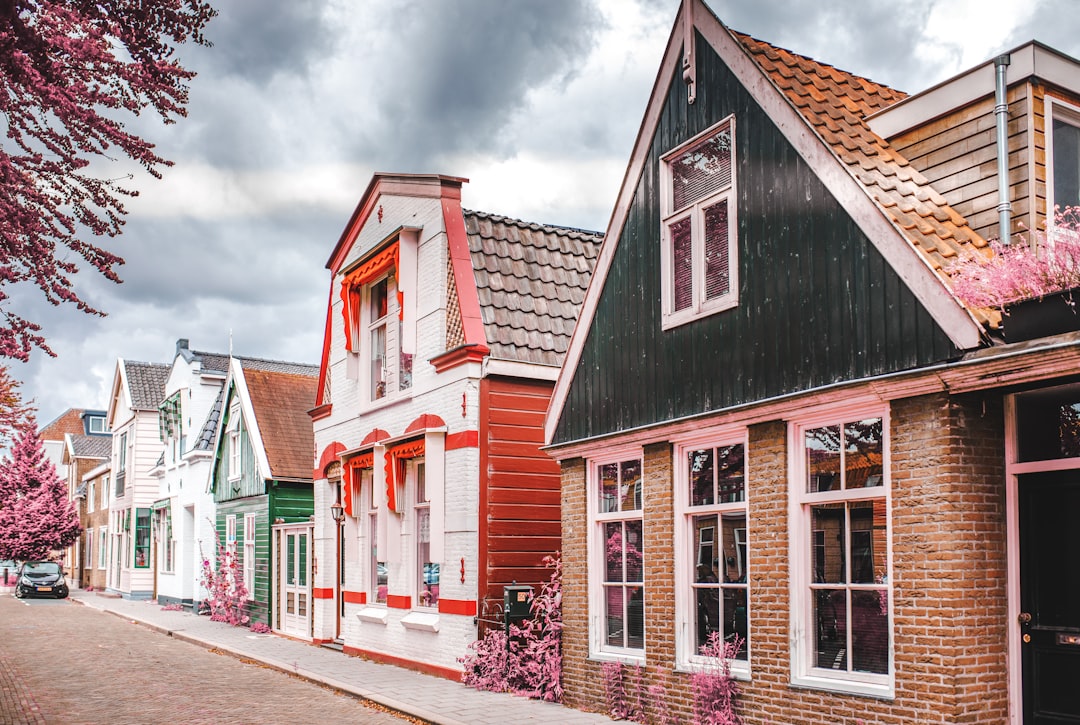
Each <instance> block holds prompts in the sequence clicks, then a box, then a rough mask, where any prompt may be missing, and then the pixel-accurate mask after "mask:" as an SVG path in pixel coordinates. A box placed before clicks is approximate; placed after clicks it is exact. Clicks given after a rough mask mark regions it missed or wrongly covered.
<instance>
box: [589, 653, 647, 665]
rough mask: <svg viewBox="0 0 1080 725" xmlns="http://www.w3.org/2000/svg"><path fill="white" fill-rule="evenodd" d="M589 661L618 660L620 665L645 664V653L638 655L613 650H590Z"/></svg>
mask: <svg viewBox="0 0 1080 725" xmlns="http://www.w3.org/2000/svg"><path fill="white" fill-rule="evenodd" d="M589 662H618V663H619V664H621V665H630V666H631V667H633V666H635V665H644V664H645V653H644V652H642V653H641V654H640V655H631V654H615V653H614V652H590V653H589Z"/></svg>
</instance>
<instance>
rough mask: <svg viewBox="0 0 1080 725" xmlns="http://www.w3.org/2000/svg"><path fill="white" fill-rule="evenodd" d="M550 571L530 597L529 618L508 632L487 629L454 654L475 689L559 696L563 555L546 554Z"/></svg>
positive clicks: (549, 697)
mask: <svg viewBox="0 0 1080 725" xmlns="http://www.w3.org/2000/svg"><path fill="white" fill-rule="evenodd" d="M544 565H545V566H547V567H549V568H551V570H552V572H551V577H550V578H549V579H548V581H547V582H545V583H544V585H543V586H542V587H541V588H540V593H539V594H537V595H536V596H534V597H533V598H532V601H531V602H530V603H529V618H528V619H527V620H525V621H524V622H523V623H522V624H521V626H517V625H510V638H509V645H508V644H507V637H506V633H505V632H504V631H502V630H494V629H493V630H490V631H488V632H487V634H486V635H484V637H483V638H482V639H480V640H478V641H476V642H473V643H472V644H471V645H469V648H470V649H471V650H473V654H470V655H467V656H465V657H461V658H459V659H458V661H459V662H461V663H462V664H463V665H464V666H465V677H464V679H463V681H464V683H465V684H466V685H468V686H469V687H475V688H476V689H478V690H491V691H493V692H512V693H514V694H515V695H523V696H525V697H529V698H532V699H534V700H548V701H551V702H560V701H561V700H562V692H563V689H562V648H561V647H562V645H561V642H562V559H561V557H560V556H559V555H558V554H556V555H555V556H553V557H552V556H548V557H545V558H544Z"/></svg>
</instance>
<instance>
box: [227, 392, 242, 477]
mask: <svg viewBox="0 0 1080 725" xmlns="http://www.w3.org/2000/svg"><path fill="white" fill-rule="evenodd" d="M242 418H243V413H241V412H240V406H239V405H233V406H232V409H231V410H230V411H229V476H228V479H229V481H238V480H239V479H240V477H241V476H242V475H243V473H244V470H243V445H242V441H241V437H240V427H241V426H240V421H241V419H242Z"/></svg>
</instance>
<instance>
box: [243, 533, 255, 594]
mask: <svg viewBox="0 0 1080 725" xmlns="http://www.w3.org/2000/svg"><path fill="white" fill-rule="evenodd" d="M244 588H246V589H247V593H248V600H249V601H254V599H255V514H254V513H246V514H244Z"/></svg>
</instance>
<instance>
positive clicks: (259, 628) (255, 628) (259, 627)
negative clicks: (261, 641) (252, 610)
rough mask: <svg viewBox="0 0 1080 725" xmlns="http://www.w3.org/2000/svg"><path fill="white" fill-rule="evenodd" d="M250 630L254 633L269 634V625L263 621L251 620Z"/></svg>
mask: <svg viewBox="0 0 1080 725" xmlns="http://www.w3.org/2000/svg"><path fill="white" fill-rule="evenodd" d="M251 631H252V632H254V633H255V634H270V631H271V630H270V625H268V624H266V623H265V622H252V623H251Z"/></svg>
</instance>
